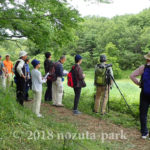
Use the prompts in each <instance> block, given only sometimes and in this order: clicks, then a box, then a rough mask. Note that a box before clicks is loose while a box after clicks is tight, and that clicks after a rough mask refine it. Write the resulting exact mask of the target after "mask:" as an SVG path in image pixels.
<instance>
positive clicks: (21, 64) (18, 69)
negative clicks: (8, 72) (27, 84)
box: [16, 59, 25, 76]
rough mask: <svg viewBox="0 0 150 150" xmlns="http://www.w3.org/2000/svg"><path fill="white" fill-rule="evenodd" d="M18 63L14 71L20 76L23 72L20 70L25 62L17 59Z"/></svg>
mask: <svg viewBox="0 0 150 150" xmlns="http://www.w3.org/2000/svg"><path fill="white" fill-rule="evenodd" d="M18 61H19V64H18V66H17V68H16V70H17V72H18V73H19V75H20V76H21V75H24V74H23V72H22V68H23V66H24V64H25V62H24V60H22V59H18Z"/></svg>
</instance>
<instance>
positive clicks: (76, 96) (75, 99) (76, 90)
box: [73, 88, 81, 110]
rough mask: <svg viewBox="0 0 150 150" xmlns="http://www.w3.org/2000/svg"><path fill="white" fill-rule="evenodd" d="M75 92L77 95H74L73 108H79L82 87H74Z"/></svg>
mask: <svg viewBox="0 0 150 150" xmlns="http://www.w3.org/2000/svg"><path fill="white" fill-rule="evenodd" d="M74 93H75V97H74V108H73V110H77V109H78V104H79V99H80V94H81V88H74Z"/></svg>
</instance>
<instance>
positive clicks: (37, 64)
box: [31, 59, 40, 69]
mask: <svg viewBox="0 0 150 150" xmlns="http://www.w3.org/2000/svg"><path fill="white" fill-rule="evenodd" d="M31 64H32V65H33V67H34V68H35V69H39V68H40V61H39V60H37V59H33V60H32V62H31Z"/></svg>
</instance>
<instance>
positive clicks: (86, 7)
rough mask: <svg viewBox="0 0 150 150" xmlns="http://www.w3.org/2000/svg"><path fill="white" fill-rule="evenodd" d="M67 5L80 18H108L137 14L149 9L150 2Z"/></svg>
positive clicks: (76, 2)
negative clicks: (72, 8) (73, 9)
mask: <svg viewBox="0 0 150 150" xmlns="http://www.w3.org/2000/svg"><path fill="white" fill-rule="evenodd" d="M69 3H70V4H71V5H72V6H73V7H74V8H76V9H77V10H78V11H79V13H80V14H81V15H82V16H88V15H91V16H93V15H95V16H102V17H108V18H111V17H113V16H116V15H125V14H137V13H139V12H141V11H142V10H143V9H145V8H150V0H113V3H111V4H104V3H90V2H85V1H84V0H69Z"/></svg>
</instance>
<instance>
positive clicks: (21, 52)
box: [19, 51, 28, 61]
mask: <svg viewBox="0 0 150 150" xmlns="http://www.w3.org/2000/svg"><path fill="white" fill-rule="evenodd" d="M27 54H28V53H27V52H26V51H20V53H19V58H20V59H23V60H24V61H25V60H26V59H27V57H28V56H27Z"/></svg>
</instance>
